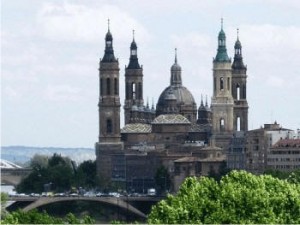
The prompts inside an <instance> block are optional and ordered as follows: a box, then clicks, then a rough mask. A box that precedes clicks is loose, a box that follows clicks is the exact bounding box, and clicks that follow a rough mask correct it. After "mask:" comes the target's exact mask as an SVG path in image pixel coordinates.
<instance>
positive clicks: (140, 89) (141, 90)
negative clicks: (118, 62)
mask: <svg viewBox="0 0 300 225" xmlns="http://www.w3.org/2000/svg"><path fill="white" fill-rule="evenodd" d="M138 95H139V96H138V98H139V99H143V86H142V83H141V82H140V83H139V91H138Z"/></svg>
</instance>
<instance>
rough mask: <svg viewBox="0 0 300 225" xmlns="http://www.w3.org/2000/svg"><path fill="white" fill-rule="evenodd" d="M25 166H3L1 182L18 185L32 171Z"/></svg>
mask: <svg viewBox="0 0 300 225" xmlns="http://www.w3.org/2000/svg"><path fill="white" fill-rule="evenodd" d="M31 171H32V170H31V169H24V168H1V184H10V185H13V186H16V185H18V184H19V183H20V182H21V180H22V179H23V178H25V177H26V176H27V175H29V173H30V172H31Z"/></svg>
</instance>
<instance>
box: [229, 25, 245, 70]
mask: <svg viewBox="0 0 300 225" xmlns="http://www.w3.org/2000/svg"><path fill="white" fill-rule="evenodd" d="M239 31H240V30H239V28H237V29H236V32H237V39H236V42H235V44H234V60H233V63H232V68H236V69H238V68H239V69H245V68H246V67H245V65H244V62H243V56H242V44H241V42H240V40H239Z"/></svg>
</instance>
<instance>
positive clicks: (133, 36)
mask: <svg viewBox="0 0 300 225" xmlns="http://www.w3.org/2000/svg"><path fill="white" fill-rule="evenodd" d="M132 36H133V40H134V30H132Z"/></svg>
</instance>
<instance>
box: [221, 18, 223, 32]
mask: <svg viewBox="0 0 300 225" xmlns="http://www.w3.org/2000/svg"><path fill="white" fill-rule="evenodd" d="M221 30H223V17H221Z"/></svg>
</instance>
